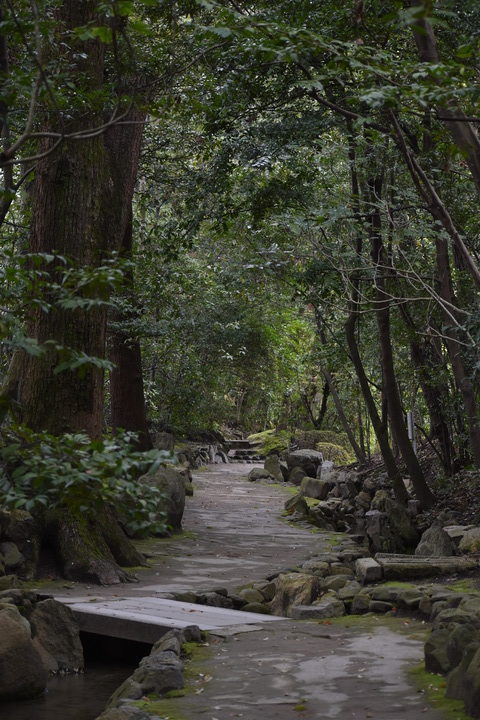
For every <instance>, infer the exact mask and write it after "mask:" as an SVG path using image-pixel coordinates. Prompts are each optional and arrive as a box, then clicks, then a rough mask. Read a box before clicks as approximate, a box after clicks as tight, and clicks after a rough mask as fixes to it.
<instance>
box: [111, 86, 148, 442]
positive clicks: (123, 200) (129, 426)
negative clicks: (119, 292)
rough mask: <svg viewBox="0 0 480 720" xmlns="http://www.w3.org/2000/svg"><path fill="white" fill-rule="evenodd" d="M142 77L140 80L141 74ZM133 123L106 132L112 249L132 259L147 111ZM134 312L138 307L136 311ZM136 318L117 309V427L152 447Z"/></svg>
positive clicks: (129, 291) (127, 289)
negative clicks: (131, 329) (131, 327)
mask: <svg viewBox="0 0 480 720" xmlns="http://www.w3.org/2000/svg"><path fill="white" fill-rule="evenodd" d="M137 80H138V81H140V78H137ZM126 119H127V120H128V122H127V124H122V125H115V126H114V127H112V128H111V129H110V130H109V131H108V132H107V134H106V136H105V145H106V148H107V152H108V157H109V163H110V172H111V175H112V177H113V178H114V180H115V182H114V184H113V186H112V190H111V203H110V228H111V237H112V245H113V247H112V249H114V250H116V251H118V252H119V253H120V256H121V257H123V258H125V259H131V254H132V245H133V236H132V199H133V192H134V188H135V182H136V178H137V174H138V163H139V158H140V151H141V145H142V137H143V129H144V124H145V112H144V110H141V109H136V108H133V109H131V110H130V112H129V113H128V115H127V118H126ZM124 297H125V299H127V300H128V301H129V304H130V305H131V307H132V308H134V306H135V292H134V279H133V272H132V270H131V269H129V270H127V272H126V275H125V281H124ZM133 312H134V311H133ZM131 319H132V315H131V314H130V313H125V314H124V315H123V316H122V315H121V314H120V313H118V312H117V313H113V314H112V318H111V320H112V321H113V323H112V329H111V331H110V337H109V348H110V360H111V361H112V362H113V363H114V365H115V368H114V369H113V371H112V373H111V376H110V395H111V423H112V427H113V428H114V429H119V428H122V429H123V430H131V431H133V432H136V433H138V436H139V442H138V448H139V449H140V450H149V449H150V448H151V447H152V441H151V439H150V435H149V432H148V427H147V417H146V406H145V394H144V386H143V373H142V360H141V350H140V343H139V342H138V340H136V339H135V338H132V337H130V335H129V334H128V333H127V332H126V331H123V330H122V323H125V322H128V320H131Z"/></svg>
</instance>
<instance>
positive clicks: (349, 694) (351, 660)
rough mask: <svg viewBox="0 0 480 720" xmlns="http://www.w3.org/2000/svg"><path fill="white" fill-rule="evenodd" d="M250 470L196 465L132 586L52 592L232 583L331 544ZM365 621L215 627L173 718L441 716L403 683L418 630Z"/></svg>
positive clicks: (110, 592)
mask: <svg viewBox="0 0 480 720" xmlns="http://www.w3.org/2000/svg"><path fill="white" fill-rule="evenodd" d="M250 469H251V466H248V465H229V466H225V465H223V466H216V467H214V468H213V469H210V470H208V471H207V472H204V473H197V475H196V476H195V478H194V483H195V496H194V497H193V498H189V499H188V507H187V511H186V514H185V519H184V529H185V531H186V534H185V535H183V536H179V537H177V538H172V539H167V540H160V541H155V542H151V541H149V542H147V543H145V544H144V549H145V548H146V549H147V551H148V552H149V554H150V556H151V563H152V566H151V567H150V568H149V569H148V570H145V571H141V572H140V573H139V579H140V582H139V584H137V585H134V584H132V585H127V586H121V587H119V586H116V587H110V588H102V589H101V591H100V592H99V589H98V588H89V587H87V586H82V585H74V586H72V587H71V588H65V587H64V586H63V587H62V589H61V592H59V586H58V584H57V585H56V587H55V591H56V595H57V596H58V595H62V596H65V597H66V598H67V597H69V598H70V600H72V599H73V598H74V597H75V598H79V599H80V598H88V597H91V596H92V595H95V596H97V597H99V596H100V597H103V598H114V597H117V598H119V597H131V598H132V597H135V596H136V597H138V598H139V597H140V596H143V597H145V596H148V595H149V596H154V597H155V596H156V597H162V596H165V594H168V593H169V592H170V591H179V590H187V589H195V590H199V589H202V590H208V589H212V588H214V587H226V588H228V589H234V588H235V587H237V586H238V585H240V584H242V583H247V582H252V581H255V580H261V579H263V578H264V577H265V576H266V575H268V574H270V573H271V572H275V571H278V570H279V569H282V568H288V567H291V566H294V565H296V564H297V563H298V562H300V561H301V560H304V559H307V558H308V557H311V556H313V555H315V553H316V552H321V551H322V550H324V549H326V548H327V547H329V546H330V544H331V542H332V536H331V533H329V534H320V533H312V532H310V531H309V530H308V529H307V528H304V527H299V526H292V525H289V524H288V523H286V522H285V521H284V520H283V519H281V517H280V512H281V509H282V506H283V502H284V500H285V492H286V491H285V489H284V488H279V487H276V486H273V485H268V484H263V485H261V484H252V483H248V482H247V481H246V480H245V475H246V474H247V473H248V471H249V470H250ZM47 590H48V588H47ZM52 590H53V586H52ZM362 622H363V621H362ZM367 622H368V625H367V626H364V627H362V625H361V624H359V623H358V621H349V620H346V621H345V620H343V621H342V623H341V624H336V623H332V624H328V623H326V624H325V623H318V622H306V621H304V622H299V621H290V620H285V621H282V622H276V623H265V624H264V625H257V626H256V627H254V628H253V629H252V627H250V628H249V629H248V631H246V629H245V631H241V630H239V629H238V628H237V629H235V628H232V629H231V631H230V632H229V631H228V629H227V630H226V631H224V632H223V631H222V632H219V633H218V634H217V635H215V636H212V637H211V639H210V642H209V650H208V655H209V657H208V658H204V659H202V661H201V663H198V662H195V661H194V662H193V663H192V665H191V673H190V674H191V676H192V678H193V679H192V682H193V684H194V690H193V692H192V693H190V694H187V695H186V696H185V697H183V698H176V699H175V700H171V701H169V702H170V703H174V704H175V709H174V713H175V714H174V715H173V712H172V717H173V716H174V717H175V718H176V720H177V719H178V718H183V719H184V720H197V719H198V720H230V719H232V720H233V719H234V718H244V719H245V720H293V718H298V717H303V718H308V720H317V719H318V720H321V719H323V718H341V719H342V720H343V719H344V718H345V719H349V720H350V719H355V720H364V719H365V720H366V719H367V718H371V719H372V720H388V719H390V720H405V718H407V717H408V720H420V719H422V720H440V718H441V715H439V714H438V713H437V712H436V711H434V710H432V709H430V708H427V707H426V706H425V703H424V702H423V701H422V696H421V695H420V694H418V693H417V692H416V690H415V689H414V688H413V687H412V686H411V685H409V683H408V680H407V674H406V670H407V667H408V666H409V665H411V664H412V663H413V664H416V663H418V662H420V660H421V658H422V650H423V643H422V641H421V638H420V637H419V636H418V635H416V634H415V632H418V630H419V629H421V627H420V628H419V627H417V626H415V624H413V623H412V624H402V621H397V622H398V623H399V627H400V628H401V629H402V630H403V631H404V632H403V633H399V632H393V630H392V625H390V627H387V626H385V625H383V624H382V623H384V622H385V621H384V620H382V618H381V617H379V618H378V621H377V620H375V619H373V620H372V619H371V620H369V621H367ZM169 712H170V711H169ZM165 716H168V713H167V712H165Z"/></svg>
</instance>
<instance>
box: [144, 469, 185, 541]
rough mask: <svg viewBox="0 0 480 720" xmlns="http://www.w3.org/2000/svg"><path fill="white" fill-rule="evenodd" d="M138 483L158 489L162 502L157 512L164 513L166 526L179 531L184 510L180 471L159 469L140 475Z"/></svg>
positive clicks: (183, 493)
mask: <svg viewBox="0 0 480 720" xmlns="http://www.w3.org/2000/svg"><path fill="white" fill-rule="evenodd" d="M139 482H140V483H144V484H146V485H152V486H153V487H156V488H158V489H159V490H160V491H161V493H162V495H163V498H164V499H163V501H162V503H161V505H160V507H159V511H164V512H166V515H167V524H168V525H169V526H170V527H171V528H172V529H173V530H180V529H181V527H182V517H183V512H184V510H185V478H184V475H183V474H182V470H177V469H176V468H174V467H169V466H166V467H160V468H159V469H158V470H156V471H155V472H154V473H151V474H147V475H142V477H141V478H140V479H139Z"/></svg>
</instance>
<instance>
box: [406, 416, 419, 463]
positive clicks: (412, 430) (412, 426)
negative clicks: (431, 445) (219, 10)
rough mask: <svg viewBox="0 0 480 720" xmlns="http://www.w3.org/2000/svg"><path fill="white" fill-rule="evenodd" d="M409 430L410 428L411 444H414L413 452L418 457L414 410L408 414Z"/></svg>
mask: <svg viewBox="0 0 480 720" xmlns="http://www.w3.org/2000/svg"><path fill="white" fill-rule="evenodd" d="M407 428H408V437H409V438H410V442H411V443H412V447H413V451H414V453H415V455H416V454H417V439H416V437H415V418H414V415H413V411H412V410H409V412H407Z"/></svg>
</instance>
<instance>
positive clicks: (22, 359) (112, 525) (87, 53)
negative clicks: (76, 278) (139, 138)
mask: <svg viewBox="0 0 480 720" xmlns="http://www.w3.org/2000/svg"><path fill="white" fill-rule="evenodd" d="M57 20H58V26H59V28H60V30H59V31H60V32H62V33H68V34H69V42H68V46H67V45H65V44H63V45H62V54H61V61H62V62H64V63H65V71H66V72H68V73H70V72H71V71H72V67H75V68H76V70H77V71H78V73H79V77H81V81H82V89H83V90H84V91H85V92H86V93H91V94H92V96H94V95H95V94H96V93H98V91H99V90H101V89H102V83H103V69H104V63H103V54H104V46H103V44H102V43H100V42H99V41H85V42H83V41H80V40H74V39H72V37H70V31H72V30H73V29H74V28H76V27H79V26H88V25H90V24H91V23H95V22H98V21H99V17H98V15H97V4H96V3H95V2H93V0H64V2H63V3H62V4H61V5H60V6H59V7H58V11H57ZM46 116H47V121H46V124H45V127H44V129H45V130H46V131H52V132H66V133H81V132H84V131H85V130H91V129H92V128H94V127H95V126H97V127H99V126H101V125H102V124H103V118H102V116H101V114H100V113H96V111H95V112H94V111H93V110H92V111H90V112H89V111H88V110H86V108H85V106H84V105H82V107H80V108H78V109H77V108H72V109H71V111H70V117H71V118H72V119H71V120H69V121H68V122H66V121H65V120H64V119H62V118H58V117H56V116H54V117H53V119H52V117H51V116H49V115H48V114H47V112H46ZM130 127H131V126H130V125H125V126H123V125H122V126H118V128H117V127H116V130H119V132H120V131H121V130H122V128H123V129H124V128H130ZM135 127H136V126H135ZM112 133H113V136H114V137H116V132H113V131H112ZM122 137H123V136H122ZM109 140H111V137H110V136H109V138H104V136H103V135H102V134H101V133H98V134H93V133H92V134H91V136H89V137H87V138H82V139H75V140H70V141H64V142H62V143H61V144H60V145H59V147H58V148H56V149H55V150H54V151H53V152H50V154H48V155H46V156H45V157H44V158H43V159H42V160H40V161H39V163H38V165H37V170H36V175H35V183H34V188H33V194H32V230H31V237H30V250H31V252H32V253H41V254H53V253H58V254H60V255H63V256H65V257H67V258H68V260H69V261H71V262H72V263H73V264H74V266H75V267H77V268H80V269H81V268H93V269H94V268H95V267H98V265H99V264H100V263H101V262H102V257H103V255H104V253H105V252H106V251H108V250H112V249H114V247H115V246H114V243H115V242H116V243H117V244H119V242H120V240H121V239H122V237H123V235H122V234H120V235H119V234H118V233H120V230H121V228H122V227H123V226H124V225H125V224H126V221H127V219H128V217H129V212H130V205H127V206H126V207H124V206H122V204H121V203H122V200H123V196H122V197H118V195H117V196H116V195H115V193H116V190H115V188H116V185H117V183H119V184H121V185H122V188H123V187H124V186H127V185H128V183H129V182H130V185H131V186H132V188H133V183H134V178H135V175H136V165H134V167H133V168H128V167H127V165H128V160H129V158H127V160H125V166H124V172H123V174H122V173H120V171H119V169H118V167H117V166H116V164H115V162H114V160H113V159H112V156H111V148H112V145H114V146H115V148H116V150H118V152H122V145H121V143H120V142H117V144H116V145H115V143H113V141H112V143H111V144H109ZM51 143H52V141H51V140H49V139H48V140H45V141H43V142H42V144H41V147H40V151H41V152H47V151H49V150H51V149H52V144H51ZM130 159H131V156H130ZM115 200H117V202H114V201H115ZM112 238H113V239H114V240H113V241H112ZM112 245H113V247H112ZM58 264H60V263H58ZM52 265H53V263H50V264H49V263H44V265H43V266H42V270H43V271H44V273H45V274H46V278H48V279H49V280H50V282H51V283H56V282H58V280H59V278H61V276H62V274H61V270H58V271H57V270H56V269H55V268H54V267H53V268H52V267H51V266H52ZM85 294H86V295H89V296H90V297H91V296H93V297H94V298H96V297H97V294H96V291H94V290H89V289H88V288H87V290H86V291H85ZM105 295H106V293H105V292H104V293H103V296H102V298H101V299H104V300H105V299H107V298H106V297H105ZM29 334H30V335H31V336H32V337H33V338H35V339H36V340H37V341H38V342H39V343H40V344H43V343H49V344H50V347H49V350H48V352H47V353H45V354H44V355H42V356H39V357H37V356H33V355H29V354H26V353H22V352H19V353H17V354H16V355H15V357H14V359H13V361H12V365H11V368H10V373H9V378H8V382H7V390H8V393H9V395H10V396H11V397H14V399H15V400H16V402H17V407H18V414H19V419H20V420H21V421H22V422H23V423H25V424H27V425H29V426H30V427H32V428H33V429H35V430H46V431H48V432H50V433H52V434H61V433H64V432H84V433H87V434H88V435H90V436H91V437H92V438H95V437H97V436H99V435H100V434H101V432H102V429H103V380H104V378H103V370H102V368H101V367H98V363H97V364H95V363H93V364H87V365H85V366H84V368H82V370H83V372H82V373H81V374H79V373H78V372H76V371H74V370H69V369H67V370H64V371H62V372H58V371H57V374H55V371H56V369H57V368H58V365H59V363H60V362H62V360H64V359H65V358H67V359H68V358H69V356H71V354H72V353H73V354H77V355H78V356H83V357H85V356H91V357H94V358H100V359H102V358H104V357H105V336H106V312H105V309H104V307H98V306H97V307H94V308H93V309H84V308H77V309H75V310H63V309H61V308H59V306H58V304H55V298H53V304H52V307H51V308H50V309H49V310H48V312H46V311H44V310H41V309H38V308H37V309H35V310H34V311H33V313H32V316H31V319H30V323H29ZM99 513H100V514H99V516H98V518H97V520H96V521H95V522H94V521H89V520H86V519H85V518H84V517H75V516H73V515H72V513H71V511H70V510H69V509H68V508H64V509H58V510H57V511H55V512H54V513H53V516H52V518H50V522H49V529H48V532H49V536H50V539H51V544H52V546H53V549H54V551H55V553H56V554H57V556H58V557H59V559H60V562H61V565H62V567H63V570H64V573H65V576H66V577H69V578H71V579H75V580H77V579H78V580H89V581H91V582H100V583H102V584H107V583H108V584H111V583H118V582H124V581H127V580H130V579H131V577H130V576H129V575H128V574H127V573H125V572H124V571H123V570H121V569H120V567H119V565H118V564H117V561H120V562H125V561H128V563H129V564H134V565H138V564H140V563H141V561H142V558H141V556H140V555H139V554H138V553H136V551H135V549H134V548H133V546H132V545H131V544H130V542H129V540H128V539H127V538H126V536H124V535H123V533H122V531H121V530H120V528H119V527H117V523H116V520H115V519H114V518H113V517H108V518H107V515H106V513H107V514H108V511H107V509H105V508H104V509H102V510H100V511H99ZM131 561H132V562H131Z"/></svg>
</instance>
